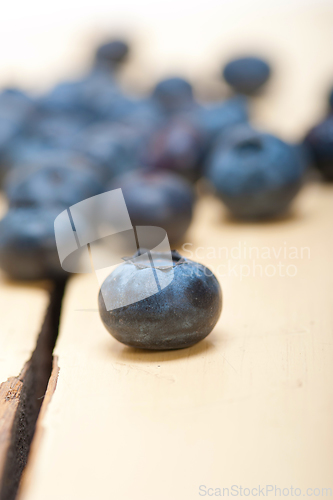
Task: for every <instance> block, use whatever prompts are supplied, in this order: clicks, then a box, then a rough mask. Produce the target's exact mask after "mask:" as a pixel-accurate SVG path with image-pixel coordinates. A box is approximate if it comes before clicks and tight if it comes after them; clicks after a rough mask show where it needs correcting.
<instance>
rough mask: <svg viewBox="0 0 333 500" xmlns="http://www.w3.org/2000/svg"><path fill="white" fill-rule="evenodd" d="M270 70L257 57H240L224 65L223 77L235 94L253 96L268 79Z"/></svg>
mask: <svg viewBox="0 0 333 500" xmlns="http://www.w3.org/2000/svg"><path fill="white" fill-rule="evenodd" d="M270 74H271V68H270V66H269V64H268V62H266V61H265V60H263V59H260V58H259V57H253V56H249V57H240V58H238V59H233V60H232V61H230V62H229V63H228V64H226V65H225V67H224V69H223V76H224V78H225V80H226V82H227V83H228V84H229V85H230V86H231V87H232V88H233V89H234V90H236V92H241V93H244V94H253V93H255V92H256V91H258V90H259V89H260V88H261V87H262V86H263V85H264V84H265V83H266V82H267V80H268V79H269V77H270Z"/></svg>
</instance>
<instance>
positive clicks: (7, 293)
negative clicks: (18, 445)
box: [0, 276, 49, 488]
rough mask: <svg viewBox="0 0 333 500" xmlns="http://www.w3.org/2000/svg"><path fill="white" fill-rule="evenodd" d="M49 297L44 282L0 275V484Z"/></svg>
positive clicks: (0, 484)
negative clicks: (15, 280)
mask: <svg viewBox="0 0 333 500" xmlns="http://www.w3.org/2000/svg"><path fill="white" fill-rule="evenodd" d="M48 300H49V287H48V286H47V285H46V283H44V284H39V285H24V284H14V283H12V282H9V281H7V280H6V279H5V278H4V277H3V276H0V317H1V329H0V383H1V385H0V488H1V486H2V485H3V480H4V479H6V480H7V479H8V478H5V477H3V476H2V473H4V474H5V472H4V470H5V469H4V468H5V464H6V460H7V458H8V456H7V453H8V450H9V447H10V445H11V444H12V442H13V440H14V438H15V436H14V428H15V426H16V417H17V415H16V412H17V409H18V407H19V403H20V401H21V396H22V390H23V384H24V377H25V375H26V373H27V370H28V366H29V360H30V358H31V356H32V353H33V351H34V349H35V347H36V343H37V338H38V335H39V333H40V331H41V328H42V324H43V321H44V317H45V313H46V308H47V305H48Z"/></svg>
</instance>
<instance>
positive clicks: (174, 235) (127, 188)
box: [109, 171, 194, 245]
mask: <svg viewBox="0 0 333 500" xmlns="http://www.w3.org/2000/svg"><path fill="white" fill-rule="evenodd" d="M117 188H121V189H122V191H123V194H124V198H125V202H126V205H127V209H128V213H129V216H130V218H131V221H132V224H133V225H134V226H157V227H161V228H163V229H165V231H166V232H167V235H168V238H169V241H170V244H171V245H173V244H176V243H178V242H179V241H180V240H181V238H182V237H183V236H184V235H185V232H186V231H187V229H188V227H189V225H190V223H191V220H192V211H193V204H194V192H193V190H192V187H191V185H190V184H189V183H188V182H187V181H185V180H184V179H182V178H181V177H180V176H178V175H176V174H173V173H170V172H152V171H136V172H130V173H128V174H126V175H123V176H119V177H117V178H115V179H114V180H113V182H111V183H110V185H109V189H117Z"/></svg>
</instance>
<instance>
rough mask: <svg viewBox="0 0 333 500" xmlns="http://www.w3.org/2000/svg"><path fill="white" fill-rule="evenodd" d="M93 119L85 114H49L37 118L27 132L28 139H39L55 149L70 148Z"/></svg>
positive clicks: (30, 124) (32, 121)
mask: <svg viewBox="0 0 333 500" xmlns="http://www.w3.org/2000/svg"><path fill="white" fill-rule="evenodd" d="M91 121H92V119H91V117H90V116H89V115H86V114H85V113H76V114H74V113H47V114H45V115H42V116H35V117H34V119H33V120H31V121H30V123H29V127H27V128H26V130H25V136H26V137H27V138H28V139H35V138H36V139H38V140H39V141H40V142H41V143H42V144H44V145H45V146H48V147H54V148H68V147H69V146H70V144H71V142H72V140H73V137H75V136H76V135H77V134H78V133H79V132H80V131H82V130H83V129H85V128H86V127H87V125H89V123H91Z"/></svg>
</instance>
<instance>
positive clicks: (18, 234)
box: [0, 208, 68, 280]
mask: <svg viewBox="0 0 333 500" xmlns="http://www.w3.org/2000/svg"><path fill="white" fill-rule="evenodd" d="M59 212H60V211H56V210H53V211H51V210H45V209H26V208H20V209H13V210H9V211H8V212H7V214H6V215H5V217H4V218H3V219H2V220H1V221H0V268H1V269H2V270H3V271H4V272H5V274H6V275H7V276H8V277H9V278H12V279H15V280H42V279H55V280H57V279H63V278H65V277H66V276H68V273H66V272H65V271H64V270H63V269H62V268H61V265H60V262H59V257H58V252H57V248H56V242H55V236H54V220H55V218H56V217H57V215H58V214H59Z"/></svg>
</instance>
